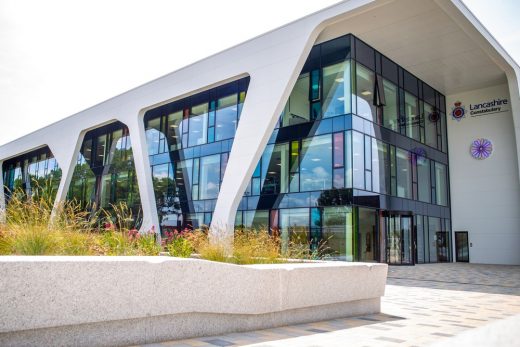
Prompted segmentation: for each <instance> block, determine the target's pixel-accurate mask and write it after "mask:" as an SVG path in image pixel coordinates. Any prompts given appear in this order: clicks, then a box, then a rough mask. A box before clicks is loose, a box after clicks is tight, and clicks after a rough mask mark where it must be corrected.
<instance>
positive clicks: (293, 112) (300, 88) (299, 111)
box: [282, 73, 311, 127]
mask: <svg viewBox="0 0 520 347" xmlns="http://www.w3.org/2000/svg"><path fill="white" fill-rule="evenodd" d="M309 86H310V77H309V74H308V73H305V74H303V75H301V76H300V77H299V78H298V80H297V81H296V84H295V85H294V88H293V90H292V92H291V95H290V96H289V100H288V101H287V104H285V108H284V111H283V114H282V127H286V126H289V125H295V124H300V123H306V122H308V121H310V120H311V117H310V105H309Z"/></svg>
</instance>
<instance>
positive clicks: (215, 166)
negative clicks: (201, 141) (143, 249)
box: [199, 154, 220, 200]
mask: <svg viewBox="0 0 520 347" xmlns="http://www.w3.org/2000/svg"><path fill="white" fill-rule="evenodd" d="M219 184H220V154H216V155H210V156H208V157H202V158H200V188H199V191H200V199H201V200H202V199H215V198H216V197H217V196H218V190H219Z"/></svg>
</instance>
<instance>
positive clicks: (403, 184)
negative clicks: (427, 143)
mask: <svg viewBox="0 0 520 347" xmlns="http://www.w3.org/2000/svg"><path fill="white" fill-rule="evenodd" d="M395 154H396V155H395V157H396V169H397V196H398V197H400V198H407V199H411V198H412V167H411V164H410V157H409V152H408V151H405V150H403V149H400V148H396V151H395Z"/></svg>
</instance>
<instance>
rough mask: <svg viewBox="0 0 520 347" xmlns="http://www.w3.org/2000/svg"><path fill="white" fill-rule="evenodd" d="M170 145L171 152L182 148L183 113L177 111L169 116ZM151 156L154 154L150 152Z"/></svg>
mask: <svg viewBox="0 0 520 347" xmlns="http://www.w3.org/2000/svg"><path fill="white" fill-rule="evenodd" d="M167 132H168V143H169V145H170V151H174V150H177V149H180V148H181V144H182V140H181V136H182V111H177V112H174V113H171V114H169V115H168V128H167ZM148 153H149V154H152V153H150V152H148Z"/></svg>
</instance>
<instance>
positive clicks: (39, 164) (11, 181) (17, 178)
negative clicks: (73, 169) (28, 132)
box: [2, 146, 61, 203]
mask: <svg viewBox="0 0 520 347" xmlns="http://www.w3.org/2000/svg"><path fill="white" fill-rule="evenodd" d="M2 172H3V180H4V192H5V197H6V202H7V203H9V198H10V197H11V195H12V194H13V193H21V194H23V195H24V196H26V197H31V196H34V195H40V196H41V195H42V194H44V195H45V197H47V198H49V199H50V200H54V198H55V197H56V192H57V191H58V187H59V185H60V180H61V169H60V168H59V166H58V162H57V161H56V159H54V156H53V155H52V153H51V151H50V149H49V147H47V146H46V147H44V148H41V149H38V150H35V151H32V152H29V153H26V154H23V155H21V156H18V157H15V158H11V159H8V160H6V161H5V162H4V163H3V164H2Z"/></svg>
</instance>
